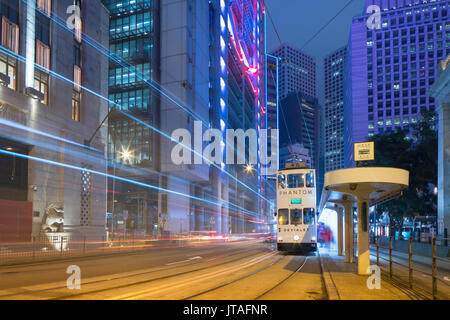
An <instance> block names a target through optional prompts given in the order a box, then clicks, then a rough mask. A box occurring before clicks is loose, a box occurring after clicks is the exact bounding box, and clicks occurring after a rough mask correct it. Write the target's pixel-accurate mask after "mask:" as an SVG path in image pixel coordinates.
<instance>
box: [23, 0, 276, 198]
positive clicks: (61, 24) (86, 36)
mask: <svg viewBox="0 0 450 320" xmlns="http://www.w3.org/2000/svg"><path fill="white" fill-rule="evenodd" d="M22 2H24V3H27V0H22ZM36 10H37V11H39V12H40V10H39V9H37V8H36ZM53 16H55V17H57V18H59V17H58V16H57V15H56V14H55V13H54V12H53V11H52V17H53ZM52 17H50V19H52V20H53V21H55V22H56V23H58V24H59V25H60V26H62V27H63V28H65V29H66V30H67V31H69V32H71V33H72V34H73V33H74V31H73V30H71V29H69V28H67V26H66V25H65V22H64V23H62V22H60V21H57V20H56V19H53V18H52ZM59 19H60V20H61V21H62V19H61V18H59ZM82 34H83V39H85V40H86V39H91V38H90V37H89V36H88V35H86V34H85V33H82ZM92 40H93V39H92ZM93 41H94V42H97V41H96V40H93ZM87 43H88V44H89V45H91V46H92V47H93V48H94V49H97V50H98V47H95V46H94V45H92V44H91V43H89V42H87ZM97 44H98V42H97ZM98 46H99V47H102V48H103V49H104V50H106V51H107V52H108V53H109V55H107V56H108V57H109V58H113V56H112V55H111V52H110V51H109V50H108V49H105V47H103V46H102V45H101V44H98ZM98 51H100V50H98ZM101 53H102V52H101ZM103 54H104V55H106V53H104V52H103ZM114 56H116V55H114ZM116 57H117V56H116ZM119 59H120V60H123V59H122V58H120V57H119ZM123 61H124V60H123ZM124 62H125V61H124ZM119 64H120V63H119ZM128 70H130V71H133V70H131V69H130V68H128ZM44 71H48V70H44ZM134 71H135V72H136V74H139V73H137V70H134ZM65 80H67V79H65ZM143 81H145V82H146V83H147V84H149V85H150V86H152V87H153V88H154V89H156V90H158V91H159V93H161V94H163V95H164V97H166V98H168V99H169V100H170V101H172V102H173V103H175V104H176V105H177V106H178V107H180V108H181V109H182V110H183V111H186V112H187V113H189V114H191V115H192V116H193V117H195V118H196V119H199V120H200V121H202V120H201V119H200V118H198V116H196V115H195V114H193V113H191V112H190V111H189V110H187V109H185V108H183V107H182V106H180V105H179V104H178V103H176V102H175V101H174V100H173V99H172V98H171V97H169V96H168V95H167V94H165V93H164V92H162V91H161V90H159V89H158V88H155V87H154V86H153V85H152V84H150V83H148V81H147V80H145V79H143ZM151 81H153V82H154V80H151ZM158 85H159V84H158ZM96 95H97V96H100V95H99V94H96ZM105 99H106V100H107V101H109V102H110V103H112V104H116V103H115V102H113V101H111V100H109V99H107V98H105ZM116 105H117V104H116ZM120 107H121V106H120ZM202 123H203V125H204V126H205V122H204V121H202ZM149 128H150V129H152V130H155V128H153V127H151V126H149ZM208 128H209V127H208ZM156 131H157V133H160V132H158V131H159V130H156ZM192 151H194V150H192ZM194 152H195V151H194ZM201 157H202V158H203V159H204V157H203V155H201ZM204 160H205V159H204ZM212 165H213V166H215V167H216V168H218V169H219V170H220V171H221V172H224V173H225V174H226V175H228V176H229V177H230V178H232V179H234V180H236V181H237V182H239V184H241V185H243V186H244V187H246V188H247V189H249V190H250V191H251V192H253V193H255V194H256V195H257V196H258V197H260V198H262V199H263V200H265V201H266V202H269V200H268V199H266V198H265V197H264V196H262V195H261V193H258V192H257V191H255V190H253V189H252V188H250V187H249V186H247V185H246V184H245V183H244V182H242V181H241V180H240V179H237V178H236V177H235V176H233V175H231V174H230V173H229V172H228V171H226V170H224V169H222V168H221V167H218V166H216V165H215V164H212Z"/></svg>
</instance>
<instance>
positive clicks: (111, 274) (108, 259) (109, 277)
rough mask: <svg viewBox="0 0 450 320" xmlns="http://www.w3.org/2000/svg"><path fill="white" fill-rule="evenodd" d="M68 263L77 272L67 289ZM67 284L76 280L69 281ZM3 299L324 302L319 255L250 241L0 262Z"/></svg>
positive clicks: (0, 292)
mask: <svg viewBox="0 0 450 320" xmlns="http://www.w3.org/2000/svg"><path fill="white" fill-rule="evenodd" d="M69 266H77V267H79V270H80V272H81V287H80V289H69V288H68V287H67V280H68V278H69V277H70V276H71V274H68V273H66V271H67V268H68V267H69ZM69 282H70V283H69V284H74V282H71V281H69ZM0 299H2V300H15V299H31V300H40V299H77V300H80V299H83V300H99V299H100V300H103V299H112V300H156V299H168V300H180V299H201V300H211V299H213V300H255V299H261V300H264V299H270V300H277V299H280V300H290V299H292V300H322V299H327V295H326V290H325V287H324V284H323V279H322V274H321V269H320V263H319V258H318V257H317V255H316V254H311V255H309V256H301V255H288V254H283V253H278V252H277V251H276V250H275V248H274V246H273V245H272V244H267V243H262V242H257V241H252V242H244V243H224V244H211V245H206V246H205V245H202V246H198V247H195V246H191V247H182V248H152V249H150V250H147V251H141V252H137V253H130V254H122V255H113V256H101V257H87V258H78V259H72V260H70V261H57V262H42V263H33V264H28V265H20V266H3V267H0Z"/></svg>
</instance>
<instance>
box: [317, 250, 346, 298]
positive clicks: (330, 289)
mask: <svg viewBox="0 0 450 320" xmlns="http://www.w3.org/2000/svg"><path fill="white" fill-rule="evenodd" d="M318 255H319V261H320V267H321V269H322V278H323V282H324V283H325V289H326V290H327V295H328V300H341V298H340V297H339V292H338V290H337V288H336V285H335V284H334V281H333V277H332V276H331V273H330V272H329V271H328V268H327V265H326V263H325V264H324V263H323V260H322V256H321V255H320V253H319V254H318Z"/></svg>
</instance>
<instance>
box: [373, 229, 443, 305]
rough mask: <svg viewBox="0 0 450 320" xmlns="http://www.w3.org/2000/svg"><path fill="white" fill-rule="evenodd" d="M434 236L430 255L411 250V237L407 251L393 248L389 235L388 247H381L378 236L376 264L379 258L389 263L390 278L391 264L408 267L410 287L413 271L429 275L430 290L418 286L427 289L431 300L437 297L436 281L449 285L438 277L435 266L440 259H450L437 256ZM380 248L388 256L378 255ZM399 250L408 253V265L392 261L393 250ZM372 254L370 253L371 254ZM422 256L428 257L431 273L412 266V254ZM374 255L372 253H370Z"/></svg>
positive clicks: (411, 286)
mask: <svg viewBox="0 0 450 320" xmlns="http://www.w3.org/2000/svg"><path fill="white" fill-rule="evenodd" d="M443 240H448V239H443ZM436 242H437V241H436V238H433V239H432V240H431V255H427V254H423V253H420V252H414V251H413V239H412V238H409V239H408V251H405V250H400V249H394V248H393V237H389V247H383V246H381V245H380V238H379V237H378V238H377V239H376V258H377V265H378V266H380V259H382V260H385V261H387V262H388V263H389V277H390V278H392V277H393V275H394V271H393V265H394V264H396V265H399V266H401V267H404V268H407V269H408V284H409V287H410V288H411V289H412V288H413V286H414V272H418V273H421V274H425V275H428V276H430V277H431V292H429V291H428V290H426V289H425V288H423V287H420V288H421V289H422V290H424V291H427V292H428V293H429V294H431V295H432V296H433V300H437V299H438V297H437V295H438V287H437V284H438V281H439V282H440V283H442V284H444V285H446V286H450V284H448V283H446V282H445V281H443V280H441V279H439V277H438V266H437V262H438V261H442V262H444V263H449V264H450V259H449V258H442V257H439V256H437V245H436ZM380 249H386V250H388V256H389V258H388V259H386V258H383V257H381V256H380ZM394 251H395V252H400V253H404V254H407V255H408V265H405V264H402V263H400V262H398V261H394V259H393V252H394ZM371 255H372V254H371ZM415 255H416V256H422V257H426V258H430V260H431V261H430V262H431V273H429V272H425V271H423V270H419V269H418V268H414V266H413V264H414V260H413V256H415ZM372 256H374V255H372ZM399 258H400V259H402V258H401V257H399Z"/></svg>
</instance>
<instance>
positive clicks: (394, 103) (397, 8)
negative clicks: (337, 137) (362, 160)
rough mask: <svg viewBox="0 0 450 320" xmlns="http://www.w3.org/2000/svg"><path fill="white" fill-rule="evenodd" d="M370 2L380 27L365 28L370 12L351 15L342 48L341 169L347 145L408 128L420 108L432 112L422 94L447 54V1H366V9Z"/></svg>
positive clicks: (349, 155) (349, 154) (348, 159)
mask: <svg viewBox="0 0 450 320" xmlns="http://www.w3.org/2000/svg"><path fill="white" fill-rule="evenodd" d="M372 4H375V5H379V6H380V7H381V9H382V11H381V26H380V27H381V28H380V29H374V30H370V29H369V28H368V27H367V20H368V19H369V18H370V16H371V14H363V15H361V16H358V17H355V18H354V19H353V24H352V27H351V34H350V40H349V45H348V52H347V59H346V60H347V61H346V75H345V77H346V84H345V87H346V88H345V91H346V95H345V102H344V108H345V166H346V167H352V166H354V162H353V143H355V142H362V141H366V140H367V139H368V138H370V137H372V136H373V135H375V134H378V133H383V132H388V131H391V130H395V129H396V128H408V127H409V125H410V124H413V123H416V122H417V121H418V117H419V115H420V112H421V111H422V110H435V108H436V103H435V101H434V99H433V98H431V97H429V95H428V90H429V88H430V86H431V85H432V84H433V83H434V81H435V79H436V66H437V62H438V61H440V60H442V59H443V58H444V57H446V56H447V55H448V53H449V51H450V22H449V19H448V5H449V1H433V2H428V1H423V2H421V3H416V4H412V3H411V2H410V1H367V2H366V8H367V6H369V5H372ZM411 138H412V139H416V138H417V137H414V136H411Z"/></svg>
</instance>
